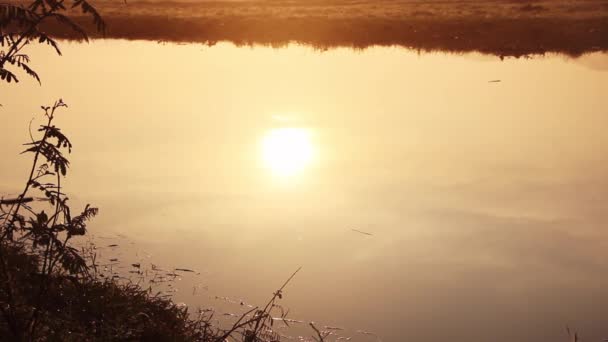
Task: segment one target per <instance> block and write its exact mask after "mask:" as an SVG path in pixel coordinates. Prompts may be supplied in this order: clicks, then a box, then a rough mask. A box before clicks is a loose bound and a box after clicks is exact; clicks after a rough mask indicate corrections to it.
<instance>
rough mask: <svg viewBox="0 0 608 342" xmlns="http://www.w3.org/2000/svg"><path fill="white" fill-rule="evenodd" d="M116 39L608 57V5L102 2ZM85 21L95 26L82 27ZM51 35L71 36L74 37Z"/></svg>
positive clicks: (384, 1) (341, 0) (100, 6)
mask: <svg viewBox="0 0 608 342" xmlns="http://www.w3.org/2000/svg"><path fill="white" fill-rule="evenodd" d="M97 6H98V10H99V11H100V13H102V14H103V15H104V17H105V18H106V21H107V23H108V30H107V32H106V37H107V38H120V39H145V40H156V41H174V42H200V43H205V44H211V45H212V44H214V43H216V42H219V41H230V42H234V43H236V44H239V45H254V44H263V45H273V46H282V45H285V44H288V43H292V42H296V43H302V44H307V45H313V46H315V47H317V48H319V49H329V48H334V47H354V48H366V47H369V46H374V45H384V46H387V45H396V46H403V47H408V48H412V49H419V50H423V51H435V50H441V51H448V52H456V53H463V52H473V51H479V52H482V53H488V54H494V55H497V56H501V57H502V56H516V57H519V56H525V55H531V54H544V53H563V54H567V55H571V56H578V55H581V54H583V53H586V52H592V51H608V2H607V1H600V0H588V1H561V0H560V1H534V2H525V1H479V2H477V1H476V2H466V1H443V2H435V1H415V0H414V1H389V0H381V1H376V2H359V1H354V0H337V1H331V2H321V1H313V2H310V1H307V2H304V1H301V0H295V1H287V0H278V1H274V0H272V1H229V0H220V1H213V2H177V1H160V2H151V1H137V2H130V1H128V2H126V3H122V2H104V3H99V4H98V5H97ZM82 24H83V25H88V24H89V23H88V22H85V21H84V18H83V21H82ZM48 29H49V30H50V31H52V32H53V33H56V34H60V35H61V36H62V37H65V38H76V37H77V36H76V35H75V33H73V32H68V31H60V30H59V28H58V27H55V25H51V26H50V27H48Z"/></svg>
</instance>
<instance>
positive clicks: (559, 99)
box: [0, 40, 608, 341]
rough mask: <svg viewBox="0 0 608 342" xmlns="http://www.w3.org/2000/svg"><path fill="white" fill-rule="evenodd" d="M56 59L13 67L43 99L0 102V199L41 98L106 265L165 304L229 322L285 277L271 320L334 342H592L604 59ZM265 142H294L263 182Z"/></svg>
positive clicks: (39, 55) (136, 50) (295, 53)
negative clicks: (60, 133) (165, 277)
mask: <svg viewBox="0 0 608 342" xmlns="http://www.w3.org/2000/svg"><path fill="white" fill-rule="evenodd" d="M63 51H64V56H62V57H56V56H53V55H52V54H51V53H50V52H49V51H47V50H46V49H44V50H43V49H35V50H33V51H32V55H33V58H34V66H35V67H37V70H38V71H39V72H40V74H41V77H42V80H43V86H42V87H40V86H38V85H37V84H36V83H35V81H32V80H28V79H26V78H25V77H22V82H21V83H19V84H18V85H17V86H10V87H8V86H6V85H3V86H2V88H1V94H2V100H1V103H2V104H3V107H2V108H1V109H0V123H1V125H2V132H3V134H2V135H1V136H0V146H1V147H0V153H1V155H2V163H1V164H0V165H1V166H0V180H1V181H0V189H1V190H2V191H3V192H4V193H7V192H8V193H16V192H17V191H18V189H19V188H20V186H19V184H21V182H23V180H24V178H25V176H26V175H25V170H26V168H27V159H26V158H25V157H24V156H20V155H19V154H18V153H19V152H20V151H21V149H22V147H21V146H20V144H21V143H23V142H26V141H27V140H28V133H27V127H28V123H29V121H30V119H31V118H32V116H33V115H34V114H35V113H38V112H39V109H38V108H39V106H40V105H43V104H50V103H52V102H53V101H54V100H55V99H57V98H59V97H62V98H63V99H64V100H65V102H67V103H68V104H69V106H70V107H69V109H68V110H66V111H63V112H62V113H61V114H60V116H59V118H58V121H57V124H58V125H59V126H61V127H62V128H63V130H64V131H65V132H67V133H69V135H70V136H71V138H72V141H73V143H74V144H75V148H74V151H73V153H72V156H71V161H72V169H71V175H70V177H69V178H68V179H69V181H68V185H67V187H68V188H67V190H68V191H71V192H72V193H73V196H72V197H73V198H72V200H73V201H74V203H78V204H84V203H88V202H90V203H94V204H96V205H97V206H99V207H100V210H101V215H100V216H99V217H98V218H96V219H95V221H94V223H92V224H91V227H90V229H91V233H92V234H93V235H95V236H96V239H97V240H96V241H97V243H98V245H99V246H102V245H103V246H105V245H106V242H107V244H108V245H109V244H111V243H112V244H113V243H116V244H118V245H119V247H115V248H110V249H109V248H106V249H104V250H103V253H106V255H110V254H112V255H114V254H115V255H117V256H118V257H119V258H120V259H121V261H122V262H124V263H125V264H130V263H132V262H142V263H144V264H145V265H149V264H151V263H154V264H155V265H161V266H162V267H167V268H171V267H183V268H190V269H194V270H196V271H197V272H199V273H200V274H198V275H196V274H186V275H185V276H184V277H183V279H182V280H177V281H176V283H175V287H177V288H178V289H179V291H178V292H177V293H175V297H176V300H177V301H183V302H186V303H188V304H189V305H190V306H192V307H195V306H197V305H201V306H205V307H208V306H213V307H215V308H217V309H218V310H220V312H241V311H242V310H243V308H244V307H245V306H242V305H240V302H241V301H243V302H245V303H246V304H255V305H261V304H264V303H265V301H266V300H267V299H268V298H269V296H270V295H271V294H272V292H273V291H274V290H275V289H276V288H277V287H278V286H280V285H281V284H282V282H283V281H284V280H285V279H286V278H287V277H288V276H289V275H290V274H291V273H292V272H293V271H294V270H295V269H297V268H298V267H299V266H302V267H303V268H302V270H301V271H300V273H298V275H297V276H296V278H295V279H294V280H293V282H292V283H290V284H289V286H288V287H287V288H286V290H285V298H284V299H283V300H282V304H284V305H285V306H286V307H289V308H290V309H291V314H290V316H291V317H292V318H294V319H300V320H303V321H315V322H319V323H318V325H319V326H321V327H322V326H324V325H329V326H337V327H343V328H345V329H347V330H346V331H344V332H339V333H340V336H353V337H354V339H353V341H354V340H357V341H375V340H376V338H375V337H374V336H372V335H364V334H361V333H357V332H356V331H357V330H365V331H370V332H374V333H376V334H378V335H379V336H380V338H381V339H382V341H406V340H415V341H445V340H448V339H449V340H456V341H465V340H470V341H549V340H565V339H566V335H565V326H566V325H570V326H571V327H574V328H576V329H577V330H578V331H580V332H581V334H582V336H583V337H584V338H585V339H586V340H592V339H595V340H599V339H601V338H604V337H608V331H607V330H606V328H605V317H606V315H607V314H608V292H607V291H606V290H605V289H606V286H607V285H608V277H607V276H606V274H608V273H607V271H608V259H607V254H606V250H608V249H607V248H608V232H607V231H606V229H605V222H607V219H608V211H606V203H607V202H606V200H608V181H607V180H606V174H607V171H608V135H606V134H605V129H606V127H608V110H607V108H608V97H607V96H606V93H607V91H608V57H607V56H606V55H601V54H594V55H588V56H584V57H581V58H580V59H568V58H565V57H561V56H545V57H536V58H533V59H518V60H515V59H507V60H505V61H500V59H498V58H495V57H488V56H482V55H476V54H471V55H463V56H461V55H448V54H442V53H431V54H421V55H419V54H417V53H416V52H412V51H407V50H404V49H401V48H383V47H377V48H370V49H366V50H362V51H354V50H349V49H336V50H329V51H324V52H320V51H315V50H314V49H312V48H309V47H301V46H295V45H292V46H289V47H287V48H281V49H272V48H266V47H253V48H249V47H244V48H239V47H235V46H233V45H231V44H218V45H216V46H213V47H206V46H201V45H173V44H164V45H163V44H156V43H152V42H140V41H135V42H133V41H114V40H108V41H95V42H93V43H91V44H88V45H82V44H78V43H67V42H66V43H64V44H63ZM494 80H500V82H491V81H494ZM36 118H37V119H36V121H35V122H38V121H40V115H38V116H37V117H36ZM285 129H286V130H287V132H300V133H296V134H295V136H305V138H302V139H300V138H294V139H292V138H287V139H283V140H281V139H279V140H278V141H274V142H273V143H271V145H272V146H274V148H271V149H270V150H272V151H275V150H276V149H277V148H278V150H279V151H283V152H276V151H275V152H271V155H273V156H274V157H270V160H271V161H270V162H269V161H268V160H269V158H268V153H269V152H268V147H264V146H265V143H264V141H266V140H268V138H267V137H269V136H276V135H279V136H281V135H282V133H279V134H276V132H285ZM281 130H283V131H281ZM273 132H274V133H273ZM287 136H288V137H293V136H294V135H293V134H291V133H288V134H287ZM265 137H266V138H265ZM271 140H272V139H271ZM294 140H295V141H296V142H295V143H294V142H293V141H294ZM302 151H308V152H302ZM273 153H274V154H273ZM304 154H306V155H307V156H308V157H306V158H301V156H302V155H304ZM286 158H287V159H286ZM272 160H274V162H273V161H272ZM286 160H287V161H286ZM287 162H288V163H292V164H293V165H296V166H293V165H292V164H289V165H290V166H289V168H290V169H289V170H291V171H289V172H284V166H285V165H284V163H287ZM281 163H283V164H281ZM273 165H274V166H273ZM281 165H283V169H282V166H281ZM281 170H283V171H281ZM353 229H356V230H359V231H363V232H367V233H370V234H372V235H365V234H361V233H358V232H356V231H353ZM194 286H197V290H196V291H193V287H194ZM216 296H219V297H229V298H232V299H235V300H236V301H237V304H233V303H230V302H227V301H224V300H221V299H216ZM305 328H306V327H305V326H303V327H302V328H301V329H300V330H297V329H296V331H295V332H294V333H293V334H301V333H306V334H310V333H312V331H310V330H307V329H305Z"/></svg>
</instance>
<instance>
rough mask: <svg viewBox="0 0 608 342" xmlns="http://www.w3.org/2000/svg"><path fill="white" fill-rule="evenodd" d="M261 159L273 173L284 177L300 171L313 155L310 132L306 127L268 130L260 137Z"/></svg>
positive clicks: (307, 164) (313, 148)
mask: <svg viewBox="0 0 608 342" xmlns="http://www.w3.org/2000/svg"><path fill="white" fill-rule="evenodd" d="M261 152H262V160H263V162H264V166H265V167H266V168H267V169H269V170H270V171H271V172H272V174H273V175H275V176H278V177H281V178H286V177H292V176H294V175H297V174H300V173H302V172H303V171H304V170H305V169H306V167H307V166H309V165H310V163H311V162H312V160H313V159H314V157H315V152H316V151H315V147H314V144H313V142H312V138H311V132H310V130H308V129H306V128H297V127H284V128H274V129H271V130H269V131H268V132H267V133H266V134H265V135H264V137H263V139H262V144H261Z"/></svg>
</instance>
